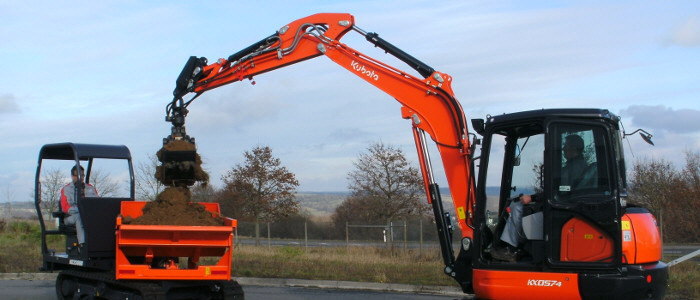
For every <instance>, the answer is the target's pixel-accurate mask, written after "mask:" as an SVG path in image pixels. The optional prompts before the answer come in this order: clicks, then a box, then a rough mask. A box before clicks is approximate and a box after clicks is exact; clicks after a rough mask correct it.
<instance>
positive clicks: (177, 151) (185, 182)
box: [156, 140, 209, 187]
mask: <svg viewBox="0 0 700 300" xmlns="http://www.w3.org/2000/svg"><path fill="white" fill-rule="evenodd" d="M156 155H157V156H158V160H159V161H160V162H161V165H160V166H158V167H157V168H156V178H157V179H158V180H159V181H160V182H161V183H163V184H164V185H166V186H181V187H184V186H191V185H193V184H194V183H195V182H197V181H208V180H209V176H208V175H207V174H206V172H204V170H202V160H201V158H200V157H199V155H198V154H197V151H196V147H195V145H194V144H193V143H191V142H189V141H185V140H172V141H170V142H167V143H166V144H165V145H163V148H161V149H160V150H159V151H158V153H157V154H156Z"/></svg>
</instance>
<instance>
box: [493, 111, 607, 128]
mask: <svg viewBox="0 0 700 300" xmlns="http://www.w3.org/2000/svg"><path fill="white" fill-rule="evenodd" d="M545 118H581V119H603V120H606V121H608V122H611V123H614V124H615V123H617V122H618V121H619V120H620V117H618V116H617V115H615V114H613V113H611V112H610V111H609V110H607V109H597V108H553V109H538V110H528V111H521V112H515V113H510V114H502V115H497V116H488V117H487V119H486V126H494V125H496V124H500V123H510V122H518V121H525V120H532V119H545Z"/></svg>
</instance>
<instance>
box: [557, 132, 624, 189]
mask: <svg viewBox="0 0 700 300" xmlns="http://www.w3.org/2000/svg"><path fill="white" fill-rule="evenodd" d="M553 129H554V130H553V131H552V132H553V134H554V136H553V137H554V139H553V143H554V148H555V150H554V162H553V175H554V176H553V179H554V185H553V186H554V195H555V196H554V200H555V201H576V200H575V199H577V198H580V197H583V198H588V197H586V196H596V195H598V196H600V195H611V193H612V191H611V185H610V171H609V168H608V163H607V162H608V159H607V156H606V153H608V151H607V149H609V147H608V145H607V142H606V138H605V128H603V127H601V126H592V125H578V124H554V125H553ZM583 198H581V199H583Z"/></svg>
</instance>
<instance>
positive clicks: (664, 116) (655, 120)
mask: <svg viewBox="0 0 700 300" xmlns="http://www.w3.org/2000/svg"><path fill="white" fill-rule="evenodd" d="M621 114H622V115H623V116H630V117H631V119H632V124H633V125H635V126H642V127H647V128H646V129H648V130H652V131H655V130H666V131H669V132H672V133H693V132H700V110H696V109H673V108H670V107H666V106H663V105H653V106H652V105H632V106H630V107H628V108H627V109H623V110H622V112H621Z"/></svg>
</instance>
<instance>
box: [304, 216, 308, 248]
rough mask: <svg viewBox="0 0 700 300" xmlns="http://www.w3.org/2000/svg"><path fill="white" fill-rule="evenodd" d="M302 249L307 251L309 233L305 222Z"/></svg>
mask: <svg viewBox="0 0 700 300" xmlns="http://www.w3.org/2000/svg"><path fill="white" fill-rule="evenodd" d="M304 248H305V249H306V250H307V251H308V250H309V232H308V230H307V229H306V220H304Z"/></svg>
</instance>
